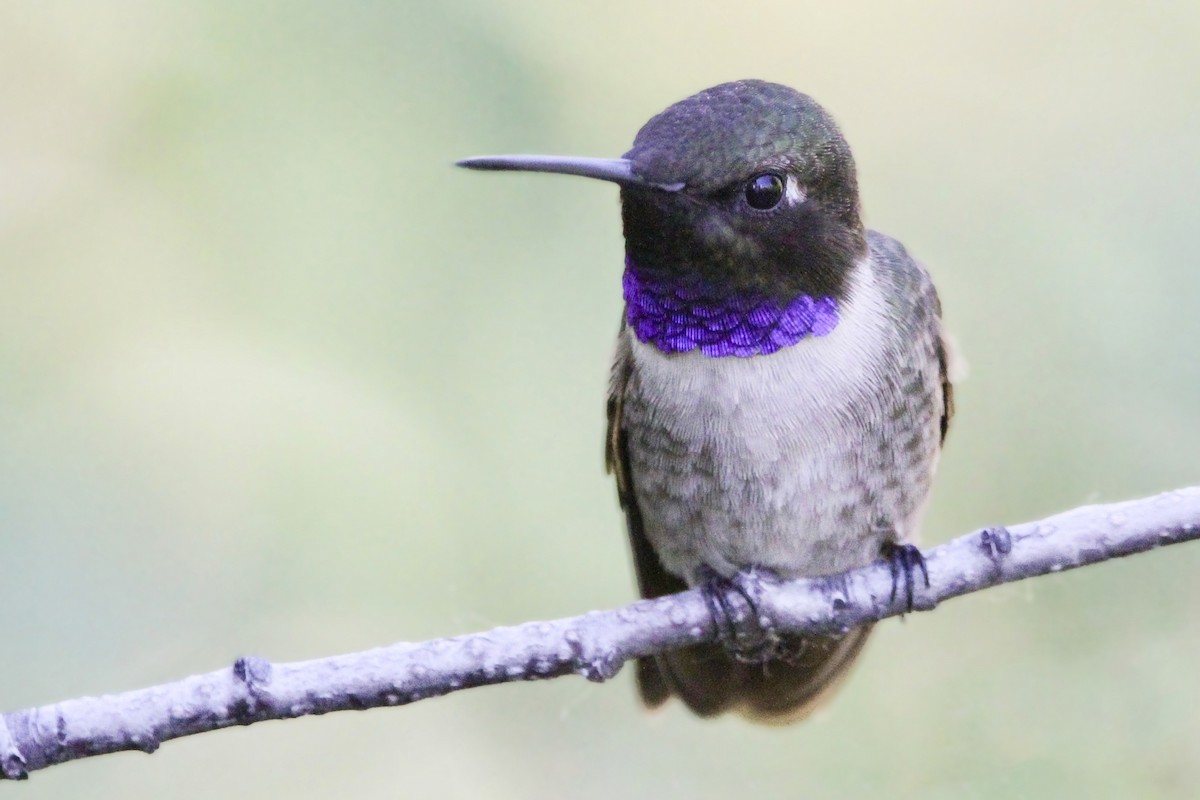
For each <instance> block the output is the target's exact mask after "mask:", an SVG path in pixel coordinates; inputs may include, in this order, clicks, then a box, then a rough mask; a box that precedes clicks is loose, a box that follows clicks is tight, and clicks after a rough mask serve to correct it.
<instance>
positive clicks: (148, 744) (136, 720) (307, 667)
mask: <svg viewBox="0 0 1200 800" xmlns="http://www.w3.org/2000/svg"><path fill="white" fill-rule="evenodd" d="M1193 539H1200V487H1192V488H1187V489H1180V490H1178V491H1174V492H1167V493H1165V494H1160V495H1157V496H1155V497H1149V498H1145V499H1143V500H1132V501H1129V502H1125V503H1115V504H1112V505H1103V506H1085V507H1083V508H1077V509H1075V510H1073V511H1068V512H1065V513H1063V514H1058V515H1056V516H1053V517H1050V518H1048V519H1044V520H1040V521H1038V522H1029V523H1026V524H1024V525H1016V526H1013V527H1010V528H990V529H987V530H983V531H979V532H976V533H970V534H967V535H965V536H960V537H959V538H957V539H954V540H952V541H950V542H947V543H946V544H943V545H940V546H939V547H935V548H933V549H932V550H930V551H928V552H927V553H926V559H927V563H928V567H929V579H930V587H929V588H928V589H926V588H925V587H924V586H923V585H918V586H917V595H916V607H917V608H918V609H919V610H922V611H927V610H930V609H932V608H934V606H936V605H937V603H938V602H939V601H942V600H946V599H949V598H951V597H958V596H959V595H963V594H968V593H969V592H976V591H979V590H981V589H986V588H988V587H991V586H998V585H1000V584H1002V583H1009V582H1011V581H1017V580H1021V579H1023V578H1031V577H1034V576H1036V575H1045V574H1046V573H1048V572H1059V571H1061V570H1066V569H1074V568H1075V567H1082V566H1085V565H1087V564H1096V563H1099V562H1101V561H1106V560H1108V559H1110V558H1117V557H1119V556H1127V555H1132V554H1134V553H1140V552H1143V551H1146V550H1151V549H1153V548H1155V547H1158V546H1160V545H1166V544H1177V543H1179V542H1185V541H1191V540H1193ZM760 588H761V593H760V596H759V597H758V598H757V606H758V610H759V613H760V614H762V615H763V616H765V617H767V618H768V619H769V620H770V621H771V623H772V624H773V626H774V628H775V629H776V630H777V631H779V632H781V633H802V632H803V633H828V632H833V631H837V630H840V629H845V628H848V627H853V626H856V625H860V624H862V623H865V622H870V621H873V620H879V619H883V618H885V617H891V616H895V615H897V614H900V613H902V612H903V611H905V608H904V607H903V606H904V600H903V598H899V597H897V598H896V599H895V600H893V599H892V598H891V590H892V581H891V575H890V573H889V569H888V567H887V565H885V564H884V563H883V562H879V563H876V564H872V565H870V566H867V567H864V568H862V569H856V570H851V571H850V572H847V573H844V574H842V575H837V576H832V577H827V578H817V579H812V580H798V581H789V582H785V583H779V584H774V583H771V584H762V585H761V587H760ZM714 638H715V630H714V626H713V623H712V619H711V618H710V616H709V613H708V610H707V606H706V604H705V602H704V599H703V598H702V597H701V595H700V593H699V592H698V591H697V590H692V591H687V592H683V593H681V594H678V595H673V596H670V597H662V598H659V599H657V600H645V601H642V602H639V603H634V604H633V605H630V606H625V607H624V608H618V609H616V610H612V611H593V612H591V613H589V614H584V615H582V616H578V617H571V618H568V619H560V620H556V621H553V622H529V623H526V624H524V625H518V626H515V627H511V628H497V629H495V630H491V631H487V632H484V633H475V634H470V635H467V636H456V637H453V638H450V639H435V640H433V641H429V642H421V643H416V644H414V643H407V642H403V643H400V644H394V645H391V646H389V647H380V648H377V649H374V650H367V651H365V652H361V653H352V654H350V655H342V656H333V657H331V658H320V659H316V660H313V661H300V662H295V663H289V664H271V663H269V662H267V661H264V660H263V659H260V658H240V659H238V660H237V661H236V662H235V663H234V665H233V667H232V669H228V668H227V669H221V670H217V671H216V672H209V673H207V674H204V675H196V676H193V677H191V678H185V679H184V680H181V681H176V682H174V683H166V684H162V685H160V686H155V687H152V688H149V689H140V690H137V691H132V692H124V693H122V694H115V695H105V696H103V697H83V698H79V699H77V700H66V701H63V702H61V703H55V704H52V705H47V706H41V707H38V708H31V709H26V710H24V711H14V712H11V713H8V714H4V715H3V716H2V717H0V721H2V722H3V724H0V777H3V778H9V779H21V778H26V777H28V773H29V772H30V771H31V770H35V769H42V768H43V767H48V766H50V765H52V764H60V763H62V762H64V761H71V760H73V759H77V758H84V757H86V756H95V755H101V754H103V753H113V752H117V751H119V750H142V751H144V752H147V753H152V752H154V750H155V749H157V748H158V745H159V744H160V743H161V742H164V741H167V740H169V739H175V738H178V737H180V736H190V735H191V734H194V733H202V732H204V731H211V730H216V729H218V728H225V727H228V726H230V725H250V724H251V723H254V722H259V721H262V720H268V719H285V718H289V717H302V716H305V715H307V714H325V713H328V712H330V711H343V710H347V709H365V708H375V707H378V706H389V705H391V706H394V705H405V704H407V703H412V702H415V701H417V700H423V699H425V698H427V697H436V696H438V695H444V694H449V693H450V692H454V691H458V690H459V689H466V688H470V687H472V686H483V685H486V684H493V683H506V682H508V681H518V680H539V679H543V678H556V677H558V676H560V675H570V674H578V675H583V676H584V677H585V678H587V679H588V680H593V681H604V680H607V679H608V678H611V677H612V676H614V675H616V674H617V671H618V670H619V669H620V668H621V666H622V665H623V664H624V663H625V662H626V661H628V660H630V659H632V658H637V657H638V656H645V655H650V654H652V653H658V652H662V651H664V650H670V649H673V648H678V647H683V646H685V645H690V644H695V643H698V642H706V641H711V640H713V639H714Z"/></svg>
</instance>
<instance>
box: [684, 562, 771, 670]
mask: <svg viewBox="0 0 1200 800" xmlns="http://www.w3.org/2000/svg"><path fill="white" fill-rule="evenodd" d="M772 580H778V579H777V578H776V576H775V575H774V573H772V572H770V571H769V570H766V569H763V568H762V567H750V568H749V569H745V570H742V571H741V572H738V573H737V574H736V575H734V576H733V577H732V578H726V577H725V576H724V575H721V574H719V573H718V572H716V571H715V570H713V569H710V568H708V567H705V568H704V569H703V578H702V582H701V584H700V593H701V594H702V595H703V596H704V602H705V604H706V605H707V606H708V613H709V615H710V616H711V617H712V620H713V626H714V627H715V628H716V631H717V640H718V641H719V642H720V643H721V645H722V646H723V647H724V648H725V652H727V653H729V655H730V656H731V657H732V658H734V659H736V660H738V661H742V662H745V663H751V664H760V663H762V662H764V661H768V660H770V659H771V658H773V657H774V656H775V655H776V650H777V649H778V647H779V642H780V637H779V634H778V633H776V632H775V628H774V626H773V625H772V624H771V621H770V620H769V619H768V618H766V617H765V616H764V615H762V614H761V613H760V611H759V608H758V597H759V595H760V594H761V591H762V586H763V584H764V583H765V582H766V581H772Z"/></svg>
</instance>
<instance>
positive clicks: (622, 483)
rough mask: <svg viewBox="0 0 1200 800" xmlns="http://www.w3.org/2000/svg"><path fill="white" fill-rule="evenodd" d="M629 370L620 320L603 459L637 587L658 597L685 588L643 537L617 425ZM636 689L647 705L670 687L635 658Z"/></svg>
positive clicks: (649, 662) (646, 661)
mask: <svg viewBox="0 0 1200 800" xmlns="http://www.w3.org/2000/svg"><path fill="white" fill-rule="evenodd" d="M632 370H633V362H632V357H631V354H630V344H629V337H628V336H627V335H626V334H625V325H624V323H622V325H621V332H620V334H619V335H618V336H617V352H616V356H615V357H614V359H613V366H612V373H611V375H610V376H609V385H608V436H607V438H606V440H605V446H604V460H605V464H606V466H607V468H608V471H609V472H611V473H612V474H613V475H614V476H615V477H616V479H617V496H618V497H619V498H620V500H621V508H622V509H623V510H624V511H625V524H626V528H627V530H628V531H629V548H630V550H631V551H632V552H633V567H634V570H635V572H636V573H637V582H638V590H639V591H640V592H641V594H642V597H645V598H651V597H662V596H663V595H667V594H675V593H676V592H682V591H683V590H685V589H687V584H686V583H684V581H683V580H682V579H680V578H678V577H676V576H674V575H672V574H671V573H669V572H667V571H666V570H665V569H664V568H663V566H662V563H661V562H660V561H659V560H658V555H656V554H655V552H654V548H652V547H651V546H650V542H649V540H648V539H646V534H645V530H644V529H643V527H642V514H641V511H640V509H639V508H638V504H637V497H636V496H635V494H634V491H633V476H632V475H631V474H630V470H629V452H628V450H627V448H626V432H625V429H624V428H623V427H622V425H621V410H622V405H623V403H624V397H625V387H626V385H627V384H628V382H629V379H630V376H631V373H632ZM637 678H638V692H639V693H640V694H641V697H642V702H643V703H645V704H646V706H647V707H649V708H654V707H656V706H659V705H661V704H662V703H663V702H665V701H666V699H667V698H668V697H669V696H670V694H671V690H670V688H669V686H668V685H667V683H666V681H665V680H664V679H663V675H662V673H661V672H660V670H659V668H658V665H657V664H656V663H655V660H654V658H652V657H651V658H639V659H638V673H637Z"/></svg>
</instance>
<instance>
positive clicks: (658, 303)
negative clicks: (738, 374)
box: [623, 258, 839, 358]
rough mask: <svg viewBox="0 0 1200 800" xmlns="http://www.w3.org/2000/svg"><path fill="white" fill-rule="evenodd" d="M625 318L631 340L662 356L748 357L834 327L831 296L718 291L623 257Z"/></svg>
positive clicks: (835, 318) (834, 309)
mask: <svg viewBox="0 0 1200 800" xmlns="http://www.w3.org/2000/svg"><path fill="white" fill-rule="evenodd" d="M623 285H624V290H625V319H626V322H627V323H628V325H629V327H630V328H631V329H632V330H633V332H634V334H635V335H636V336H637V338H638V339H639V340H641V341H643V342H646V343H648V344H652V345H654V347H656V348H657V349H658V350H660V351H661V352H663V353H684V352H689V351H691V350H699V351H700V352H701V353H703V354H704V355H706V356H709V357H712V358H722V357H726V356H737V357H742V358H745V357H749V356H759V355H767V354H769V353H774V352H776V351H778V350H781V349H782V348H785V347H790V346H792V345H794V344H796V343H798V342H799V341H801V340H802V339H804V338H806V337H809V336H824V335H826V334H828V333H830V332H831V331H833V329H834V328H835V327H837V324H838V313H839V307H838V301H837V299H836V298H834V297H813V296H811V295H807V294H801V295H798V296H795V297H793V298H791V299H790V300H780V299H776V298H772V297H769V296H768V295H766V294H763V293H761V292H754V291H740V292H730V291H729V290H728V289H726V290H724V291H722V290H720V289H719V288H718V287H715V286H712V285H708V284H706V283H705V282H704V280H703V279H702V278H699V277H696V278H689V277H687V276H681V275H678V274H669V275H661V274H650V273H647V272H645V271H643V270H639V269H638V267H637V265H635V264H634V263H633V260H632V259H630V258H626V259H625V276H624V278H623Z"/></svg>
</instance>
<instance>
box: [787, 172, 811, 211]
mask: <svg viewBox="0 0 1200 800" xmlns="http://www.w3.org/2000/svg"><path fill="white" fill-rule="evenodd" d="M783 196H784V197H785V198H786V199H787V202H788V205H789V206H794V205H799V204H800V203H803V202H804V201H805V199H806V195H805V194H804V190H803V189H801V188H800V183H799V182H798V181H797V180H796V176H795V175H788V176H787V184H786V186H785V187H784V190H783Z"/></svg>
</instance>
